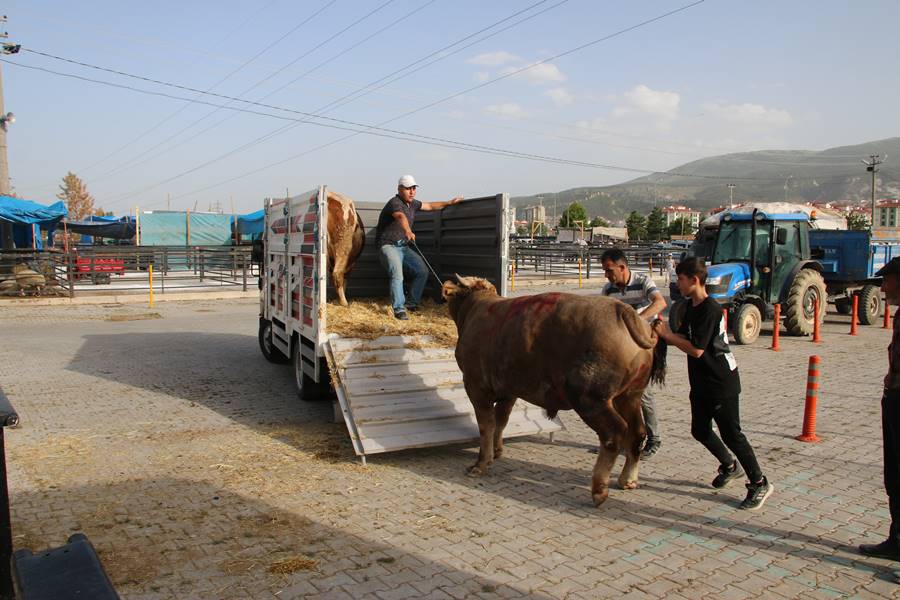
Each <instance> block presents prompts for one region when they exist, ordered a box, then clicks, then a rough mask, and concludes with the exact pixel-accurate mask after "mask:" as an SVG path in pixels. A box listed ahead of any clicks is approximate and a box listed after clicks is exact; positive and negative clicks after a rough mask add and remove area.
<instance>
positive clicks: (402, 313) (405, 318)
mask: <svg viewBox="0 0 900 600" xmlns="http://www.w3.org/2000/svg"><path fill="white" fill-rule="evenodd" d="M394 318H395V319H399V320H400V321H408V320H409V315H408V314H406V311H405V310H398V311H395V312H394Z"/></svg>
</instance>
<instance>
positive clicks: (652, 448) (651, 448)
mask: <svg viewBox="0 0 900 600" xmlns="http://www.w3.org/2000/svg"><path fill="white" fill-rule="evenodd" d="M660 446H662V442H661V441H659V440H658V439H652V440H651V439H648V440H647V443H646V444H645V445H644V449H643V450H641V460H647V459H649V458H650V457H651V456H653V455H654V454H656V453H657V452H659V447H660Z"/></svg>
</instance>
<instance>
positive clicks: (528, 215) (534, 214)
mask: <svg viewBox="0 0 900 600" xmlns="http://www.w3.org/2000/svg"><path fill="white" fill-rule="evenodd" d="M525 220H526V221H528V222H529V223H546V222H547V209H546V208H544V207H543V206H526V207H525Z"/></svg>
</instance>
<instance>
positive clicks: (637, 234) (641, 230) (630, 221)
mask: <svg viewBox="0 0 900 600" xmlns="http://www.w3.org/2000/svg"><path fill="white" fill-rule="evenodd" d="M625 227H627V228H628V241H631V242H636V241H638V240H645V239H647V219H646V218H645V217H644V215H642V214H639V213H638V212H637V211H636V210H633V211H631V214H630V215H628V218H627V219H625Z"/></svg>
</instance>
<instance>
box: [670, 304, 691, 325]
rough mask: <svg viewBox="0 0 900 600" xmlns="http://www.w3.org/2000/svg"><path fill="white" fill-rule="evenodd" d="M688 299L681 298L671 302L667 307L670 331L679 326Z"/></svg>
mask: <svg viewBox="0 0 900 600" xmlns="http://www.w3.org/2000/svg"><path fill="white" fill-rule="evenodd" d="M689 301H690V300H688V299H687V298H682V299H681V300H676V301H675V302H673V303H672V305H671V306H670V307H669V329H671V330H672V331H678V328H679V327H681V323H682V322H683V321H684V313H685V312H687V307H688V304H687V303H688V302H689Z"/></svg>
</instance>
